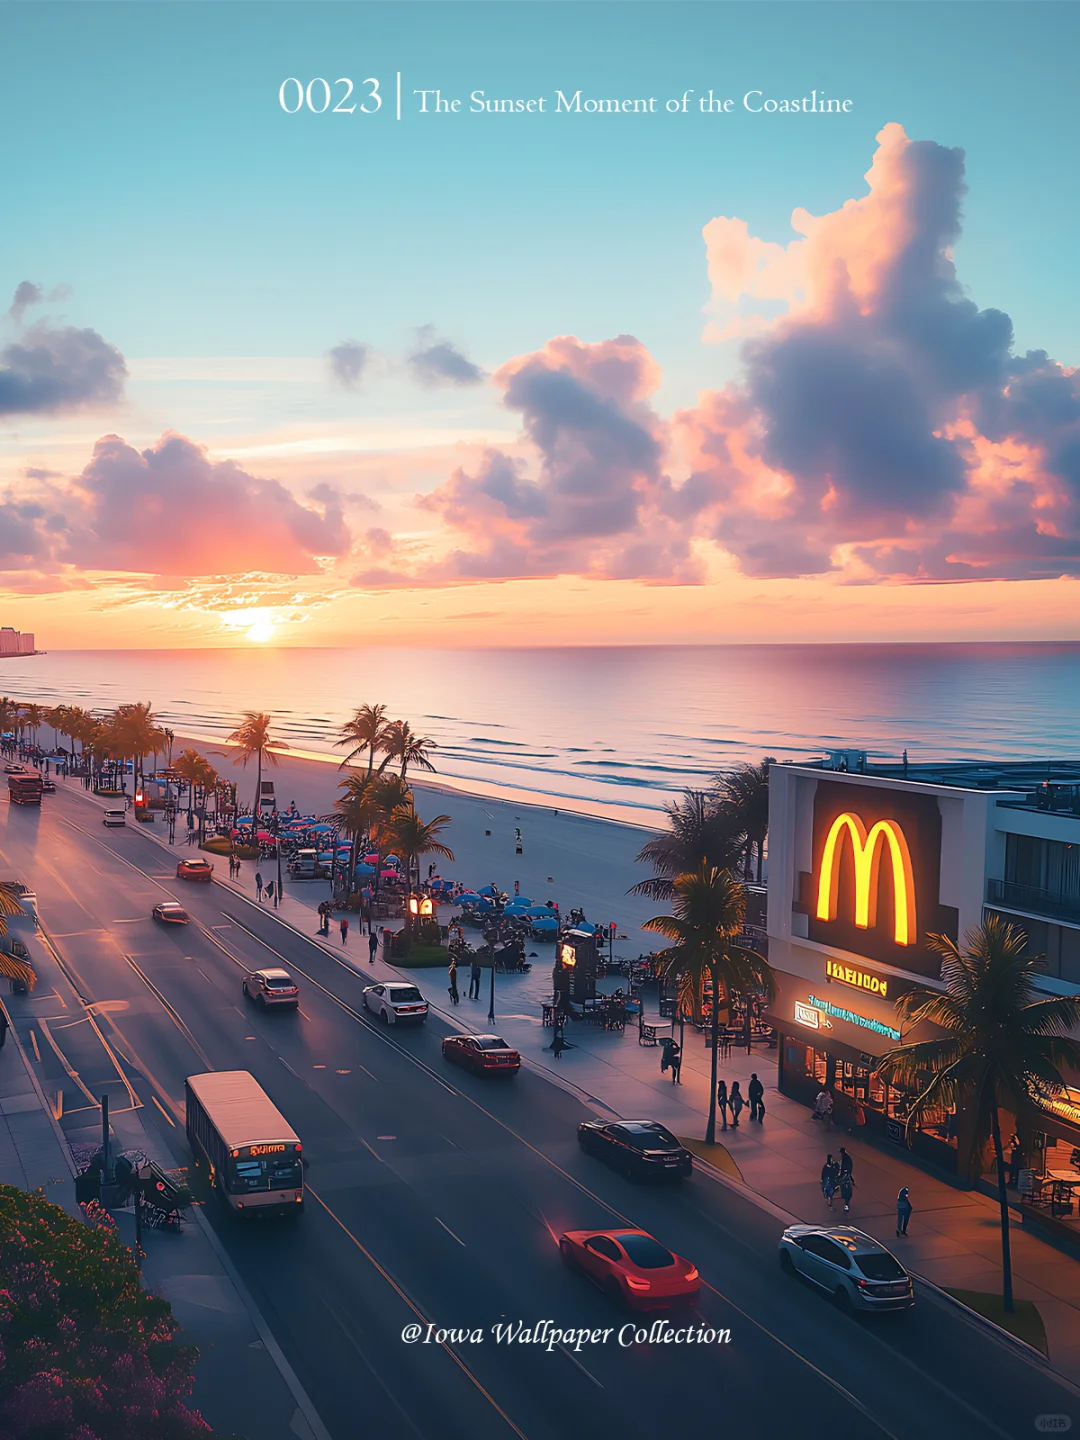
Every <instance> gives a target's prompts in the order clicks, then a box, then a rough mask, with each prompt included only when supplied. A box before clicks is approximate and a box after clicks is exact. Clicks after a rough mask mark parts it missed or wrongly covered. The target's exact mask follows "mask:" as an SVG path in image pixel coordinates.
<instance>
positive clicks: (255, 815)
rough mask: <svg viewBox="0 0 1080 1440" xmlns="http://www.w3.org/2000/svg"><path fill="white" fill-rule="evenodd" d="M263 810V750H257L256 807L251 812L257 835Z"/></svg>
mask: <svg viewBox="0 0 1080 1440" xmlns="http://www.w3.org/2000/svg"><path fill="white" fill-rule="evenodd" d="M261 810H262V750H261V748H260V749H259V750H256V752H255V808H254V810H252V812H251V816H252V819H253V821H254V823H255V835H256V838H258V834H259V815H260V812H261Z"/></svg>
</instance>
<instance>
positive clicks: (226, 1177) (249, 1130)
mask: <svg viewBox="0 0 1080 1440" xmlns="http://www.w3.org/2000/svg"><path fill="white" fill-rule="evenodd" d="M184 1090H185V1093H186V1097H187V1136H188V1143H189V1144H190V1145H191V1149H192V1151H193V1153H194V1154H195V1155H196V1158H197V1157H198V1154H199V1152H200V1151H201V1152H202V1154H203V1155H205V1156H206V1159H207V1160H208V1162H209V1164H210V1181H211V1184H213V1185H216V1186H217V1188H218V1190H219V1191H220V1193H221V1196H222V1199H223V1200H224V1201H225V1203H226V1204H227V1205H228V1207H229V1209H230V1210H235V1211H243V1212H244V1214H245V1215H250V1214H254V1213H257V1214H259V1215H283V1214H287V1215H299V1214H301V1213H302V1211H303V1208H304V1170H303V1164H302V1162H301V1159H300V1151H301V1146H300V1140H299V1137H298V1136H297V1134H296V1132H295V1131H294V1130H293V1129H292V1127H291V1126H290V1125H289V1124H288V1122H287V1121H286V1120H285V1118H284V1116H283V1115H282V1114H281V1112H280V1110H278V1108H277V1106H276V1105H275V1104H274V1103H273V1101H272V1100H271V1099H270V1097H269V1095H267V1093H266V1091H265V1090H263V1088H262V1087H261V1085H260V1084H259V1082H258V1081H257V1080H256V1079H255V1077H254V1075H249V1074H248V1072H247V1071H246V1070H215V1071H212V1072H211V1073H210V1074H208V1075H189V1076H188V1077H187V1080H186V1081H185V1082H184Z"/></svg>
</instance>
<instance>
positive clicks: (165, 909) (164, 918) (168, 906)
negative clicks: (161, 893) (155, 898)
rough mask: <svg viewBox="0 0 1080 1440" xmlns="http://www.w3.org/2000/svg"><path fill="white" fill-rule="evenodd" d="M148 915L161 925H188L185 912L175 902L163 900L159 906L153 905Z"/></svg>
mask: <svg viewBox="0 0 1080 1440" xmlns="http://www.w3.org/2000/svg"><path fill="white" fill-rule="evenodd" d="M150 913H151V915H152V916H153V918H154V919H155V920H160V921H161V923H162V924H163V925H186V924H187V923H188V913H187V911H186V910H185V909H184V907H183V906H182V905H178V904H177V903H176V901H175V900H163V901H162V902H161V904H160V905H155V906H154V908H153V910H152V911H151V912H150Z"/></svg>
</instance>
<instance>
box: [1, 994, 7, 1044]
mask: <svg viewBox="0 0 1080 1440" xmlns="http://www.w3.org/2000/svg"><path fill="white" fill-rule="evenodd" d="M7 1032H8V1018H7V1011H6V1010H5V1009H4V1007H3V1006H2V1005H0V1050H2V1049H3V1048H4V1042H5V1041H6V1040H7Z"/></svg>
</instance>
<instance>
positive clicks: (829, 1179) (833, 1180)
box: [821, 1154, 840, 1210]
mask: <svg viewBox="0 0 1080 1440" xmlns="http://www.w3.org/2000/svg"><path fill="white" fill-rule="evenodd" d="M839 1178H840V1166H839V1165H837V1163H836V1161H835V1160H834V1159H833V1158H832V1155H831V1154H830V1155H826V1156H825V1164H824V1165H823V1166H822V1167H821V1193H822V1195H824V1196H825V1199H826V1200H827V1201H828V1202H829V1209H830V1210H831V1209H832V1202H833V1196H834V1195H835V1194H836V1184H837V1181H838V1180H839Z"/></svg>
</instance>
